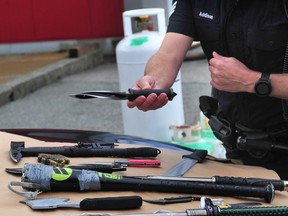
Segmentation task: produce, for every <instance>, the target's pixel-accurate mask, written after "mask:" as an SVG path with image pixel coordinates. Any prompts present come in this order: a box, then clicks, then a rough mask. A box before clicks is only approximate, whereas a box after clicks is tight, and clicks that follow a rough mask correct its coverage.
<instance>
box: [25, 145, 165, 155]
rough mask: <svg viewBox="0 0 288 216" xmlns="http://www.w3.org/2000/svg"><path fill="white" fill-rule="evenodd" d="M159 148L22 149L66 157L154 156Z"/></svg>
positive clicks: (27, 153) (34, 152)
mask: <svg viewBox="0 0 288 216" xmlns="http://www.w3.org/2000/svg"><path fill="white" fill-rule="evenodd" d="M160 152H161V151H160V150H159V149H157V148H152V147H139V148H112V149H105V148H104V149H87V148H78V147H67V148H66V147H31V148H26V149H22V150H21V153H22V155H23V156H37V155H38V154H39V153H46V154H61V155H64V156H66V157H126V158H130V157H156V156H157V155H158V154H160Z"/></svg>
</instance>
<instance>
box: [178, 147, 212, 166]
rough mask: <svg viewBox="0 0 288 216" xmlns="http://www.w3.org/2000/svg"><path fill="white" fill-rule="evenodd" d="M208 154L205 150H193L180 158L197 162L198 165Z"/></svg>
mask: <svg viewBox="0 0 288 216" xmlns="http://www.w3.org/2000/svg"><path fill="white" fill-rule="evenodd" d="M207 154H208V151H207V150H198V149H197V150H195V151H194V152H193V153H192V154H189V155H183V156H182V158H190V159H193V160H197V161H198V162H199V163H200V162H202V161H203V160H204V159H205V158H206V156H207Z"/></svg>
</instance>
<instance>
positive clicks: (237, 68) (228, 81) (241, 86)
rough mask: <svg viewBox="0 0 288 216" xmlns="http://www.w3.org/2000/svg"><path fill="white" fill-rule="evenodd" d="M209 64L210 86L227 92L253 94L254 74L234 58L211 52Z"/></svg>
mask: <svg viewBox="0 0 288 216" xmlns="http://www.w3.org/2000/svg"><path fill="white" fill-rule="evenodd" d="M209 63H210V65H209V70H210V74H211V82H210V84H211V85H212V86H213V87H215V88H217V89H219V90H222V91H227V92H253V88H254V83H255V80H254V77H255V74H256V73H253V72H252V70H250V69H249V68H247V67H246V66H245V65H244V64H243V63H241V62H240V61H239V60H237V59H236V58H233V57H225V56H221V55H219V54H218V53H216V52H213V58H211V59H210V61H209Z"/></svg>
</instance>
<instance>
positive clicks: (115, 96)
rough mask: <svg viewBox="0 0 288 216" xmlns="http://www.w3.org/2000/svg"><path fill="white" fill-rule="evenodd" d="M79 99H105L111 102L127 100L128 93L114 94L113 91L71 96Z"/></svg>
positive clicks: (89, 92)
mask: <svg viewBox="0 0 288 216" xmlns="http://www.w3.org/2000/svg"><path fill="white" fill-rule="evenodd" d="M70 96H71V97H76V98H78V99H92V98H104V99H111V100H127V99H128V93H126V92H112V91H87V92H82V93H80V94H75V95H70Z"/></svg>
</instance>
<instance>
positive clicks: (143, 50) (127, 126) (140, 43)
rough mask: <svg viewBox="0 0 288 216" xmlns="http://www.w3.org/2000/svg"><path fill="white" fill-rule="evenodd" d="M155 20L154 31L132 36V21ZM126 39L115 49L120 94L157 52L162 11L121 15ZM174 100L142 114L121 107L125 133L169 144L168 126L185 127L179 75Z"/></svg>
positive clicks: (161, 34) (161, 33) (162, 29)
mask: <svg viewBox="0 0 288 216" xmlns="http://www.w3.org/2000/svg"><path fill="white" fill-rule="evenodd" d="M145 15H148V16H157V20H158V22H157V23H158V28H157V31H148V30H144V31H141V32H137V33H133V32H132V27H131V26H132V22H131V20H132V19H133V18H135V17H139V16H145ZM123 21H124V33H125V37H124V39H122V40H121V41H120V42H119V43H118V44H117V47H116V59H117V67H118V74H119V82H120V90H121V91H127V90H128V88H131V87H132V86H133V85H134V83H135V82H136V81H137V80H138V79H139V78H140V77H141V76H143V74H144V69H145V66H146V63H147V61H148V59H149V58H150V57H151V56H152V55H153V54H154V53H155V52H156V51H157V50H158V49H159V47H160V45H161V43H162V40H163V38H164V35H165V33H166V24H165V15H164V9H162V8H151V9H139V10H130V11H126V12H124V13H123ZM172 88H173V90H174V92H176V93H177V96H176V97H174V99H173V101H169V102H168V104H167V105H166V106H164V107H163V108H161V109H158V110H155V111H154V110H153V111H148V112H142V111H139V110H138V109H137V108H134V109H130V108H128V107H127V105H126V103H127V102H126V101H123V102H122V104H121V106H122V107H121V108H122V115H123V124H124V125H123V126H124V133H125V134H127V135H133V136H139V137H143V138H147V139H153V140H158V141H165V142H167V141H171V137H172V132H171V130H169V126H170V125H171V124H179V125H182V124H184V111H183V99H182V86H181V74H180V71H179V75H178V77H177V79H176V81H175V83H174V85H173V86H172Z"/></svg>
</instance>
